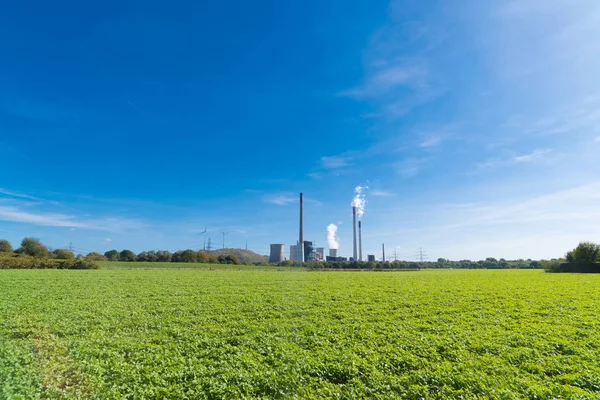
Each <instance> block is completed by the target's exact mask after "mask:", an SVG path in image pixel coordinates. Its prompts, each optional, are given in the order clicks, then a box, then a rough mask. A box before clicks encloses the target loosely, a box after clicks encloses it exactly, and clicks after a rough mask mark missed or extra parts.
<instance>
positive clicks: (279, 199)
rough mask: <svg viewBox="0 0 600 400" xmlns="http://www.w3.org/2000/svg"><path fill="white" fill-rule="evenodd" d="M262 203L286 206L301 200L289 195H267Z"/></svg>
mask: <svg viewBox="0 0 600 400" xmlns="http://www.w3.org/2000/svg"><path fill="white" fill-rule="evenodd" d="M262 201H264V202H265V203H270V204H275V205H278V206H285V205H288V204H290V203H294V202H297V201H299V199H298V198H297V197H295V196H292V195H291V194H289V193H276V194H267V195H264V196H263V197H262Z"/></svg>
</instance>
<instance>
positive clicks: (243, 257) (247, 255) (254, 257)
mask: <svg viewBox="0 0 600 400" xmlns="http://www.w3.org/2000/svg"><path fill="white" fill-rule="evenodd" d="M207 253H208V254H212V255H214V256H217V257H218V256H227V255H234V256H236V257H237V258H239V259H240V261H241V262H242V264H254V263H267V262H269V257H267V256H262V255H260V254H258V253H255V252H253V251H251V250H244V249H220V250H212V251H208V252H207Z"/></svg>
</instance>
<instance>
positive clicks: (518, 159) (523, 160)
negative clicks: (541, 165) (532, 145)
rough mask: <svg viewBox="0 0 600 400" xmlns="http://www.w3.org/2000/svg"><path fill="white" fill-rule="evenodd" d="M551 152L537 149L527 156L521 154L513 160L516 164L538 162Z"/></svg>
mask: <svg viewBox="0 0 600 400" xmlns="http://www.w3.org/2000/svg"><path fill="white" fill-rule="evenodd" d="M551 152H552V150H550V149H537V150H534V151H533V152H531V153H529V154H523V155H521V156H517V157H515V158H514V160H515V162H518V163H527V162H532V161H536V160H539V159H540V158H542V157H543V156H544V155H546V154H548V153H551Z"/></svg>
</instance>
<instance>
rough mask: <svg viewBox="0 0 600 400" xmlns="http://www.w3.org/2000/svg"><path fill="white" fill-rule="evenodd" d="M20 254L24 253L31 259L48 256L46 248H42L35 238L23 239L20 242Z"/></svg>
mask: <svg viewBox="0 0 600 400" xmlns="http://www.w3.org/2000/svg"><path fill="white" fill-rule="evenodd" d="M19 250H20V252H21V253H25V254H27V255H30V256H33V257H47V256H48V248H47V247H46V246H44V245H43V244H42V243H41V242H40V241H39V240H38V239H35V238H30V237H29V238H25V239H23V241H22V242H21V248H20V249H19Z"/></svg>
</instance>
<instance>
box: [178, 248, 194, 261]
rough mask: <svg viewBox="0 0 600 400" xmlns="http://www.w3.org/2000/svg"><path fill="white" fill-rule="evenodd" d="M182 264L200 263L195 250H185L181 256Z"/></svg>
mask: <svg viewBox="0 0 600 400" xmlns="http://www.w3.org/2000/svg"><path fill="white" fill-rule="evenodd" d="M180 261H181V262H187V263H193V262H196V261H198V254H197V253H196V252H195V251H194V250H184V251H182V252H181V255H180Z"/></svg>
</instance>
